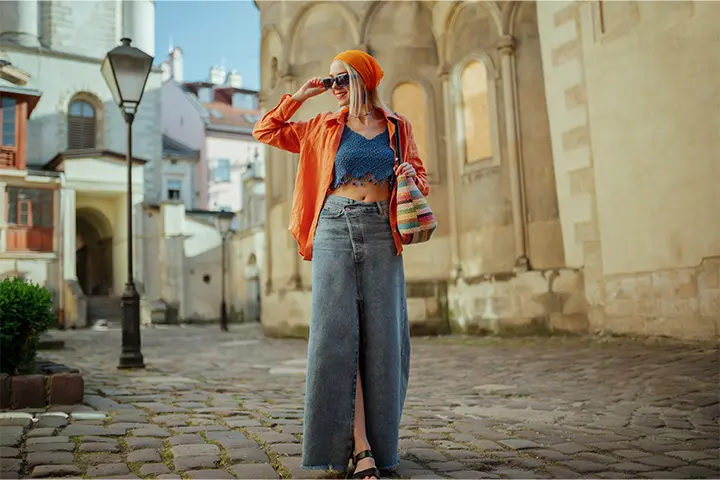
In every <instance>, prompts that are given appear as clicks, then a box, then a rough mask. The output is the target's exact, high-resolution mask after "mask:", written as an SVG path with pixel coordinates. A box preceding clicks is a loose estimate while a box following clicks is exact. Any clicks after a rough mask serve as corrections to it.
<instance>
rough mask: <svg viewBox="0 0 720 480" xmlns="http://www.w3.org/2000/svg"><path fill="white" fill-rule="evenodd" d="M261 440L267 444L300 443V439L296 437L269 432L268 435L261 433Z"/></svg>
mask: <svg viewBox="0 0 720 480" xmlns="http://www.w3.org/2000/svg"><path fill="white" fill-rule="evenodd" d="M258 437H259V438H260V440H262V441H263V442H265V443H271V444H272V443H296V442H298V439H297V438H295V436H294V435H289V434H287V433H278V432H268V433H261V434H259V435H258Z"/></svg>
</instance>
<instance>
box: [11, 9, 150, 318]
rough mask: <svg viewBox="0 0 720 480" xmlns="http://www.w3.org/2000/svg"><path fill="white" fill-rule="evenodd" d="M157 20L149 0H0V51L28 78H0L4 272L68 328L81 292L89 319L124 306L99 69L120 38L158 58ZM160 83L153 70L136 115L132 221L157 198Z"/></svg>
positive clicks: (112, 110) (120, 226) (123, 230)
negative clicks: (45, 296)
mask: <svg viewBox="0 0 720 480" xmlns="http://www.w3.org/2000/svg"><path fill="white" fill-rule="evenodd" d="M154 23H155V3H154V1H153V0H132V1H131V0H117V1H89V2H76V1H63V0H55V1H51V2H47V1H43V2H41V1H38V0H23V1H3V2H0V56H2V57H4V58H5V59H6V60H7V61H9V62H11V63H12V65H14V66H15V67H17V68H19V69H20V70H23V71H25V72H26V73H27V74H28V76H29V80H28V82H27V85H25V86H24V87H22V88H23V89H24V90H23V91H20V92H18V91H17V90H16V91H15V92H13V91H12V89H13V88H15V89H17V88H18V87H16V86H15V87H14V86H11V85H9V84H8V82H7V81H6V80H0V96H1V97H2V112H1V113H0V114H2V116H3V118H6V119H7V118H13V120H12V122H10V121H6V122H4V123H3V124H2V129H3V131H2V133H3V142H2V143H3V145H2V149H3V151H8V152H9V151H12V152H14V153H13V154H12V155H14V157H12V158H13V159H12V160H8V161H5V162H3V163H2V164H0V207H1V209H0V210H1V211H2V213H3V215H0V275H10V274H20V275H23V276H25V277H27V278H29V279H32V280H34V281H36V282H38V283H40V284H42V285H44V286H46V287H48V288H49V289H50V290H51V291H52V292H53V293H54V294H55V298H56V301H57V305H58V310H59V311H60V316H61V317H64V318H65V319H66V321H67V323H69V324H75V323H79V324H83V323H84V321H85V314H84V311H85V307H84V304H85V300H86V297H89V298H88V300H89V301H88V307H89V308H88V310H89V311H88V316H89V317H91V318H92V317H94V316H95V317H96V316H97V315H102V316H106V313H107V314H112V315H117V316H119V313H120V309H119V296H120V294H121V293H122V291H123V289H124V284H125V282H126V279H127V277H126V275H127V273H126V272H127V269H126V265H127V242H128V236H127V217H128V212H127V207H126V200H127V193H126V192H127V183H126V166H125V163H124V159H125V146H126V138H125V124H124V120H123V117H122V116H121V113H120V110H119V108H118V107H117V105H115V103H114V102H113V99H112V96H111V94H110V91H109V90H108V88H107V86H106V84H105V80H104V79H103V77H102V75H101V73H100V65H101V62H102V59H103V58H104V56H105V54H106V53H107V52H108V51H109V50H111V49H112V48H114V47H116V46H117V45H118V44H119V40H120V38H121V37H129V38H131V39H132V45H133V46H135V47H138V48H140V49H141V50H144V51H145V52H147V53H148V54H150V55H154V53H155V52H154V51H155V47H154V37H155V25H154ZM160 86H161V75H160V72H159V71H154V72H152V73H151V74H150V77H149V79H148V82H147V87H146V91H145V94H144V96H143V101H142V104H141V106H140V109H139V111H138V113H137V115H136V119H135V124H134V129H133V130H134V137H133V140H134V143H133V157H134V158H135V167H134V169H133V196H132V203H133V204H134V205H136V206H137V207H136V208H135V211H133V212H132V213H133V217H136V216H137V211H139V205H140V204H141V203H142V202H143V201H144V200H150V201H157V200H160V198H161V194H162V190H161V188H160V183H159V182H158V181H157V179H159V178H160V172H158V166H159V164H160V161H161V155H162V141H161V132H160V121H159V120H160ZM18 95H21V96H18ZM22 95H24V97H22ZM13 99H15V100H13ZM13 101H15V102H16V103H13ZM33 102H35V105H34V108H33V109H32V116H30V117H29V119H28V118H27V116H28V115H29V112H30V110H31V109H29V108H28V106H30V105H32V104H33ZM16 105H17V108H16ZM23 105H24V106H23ZM26 140H30V141H27V142H26ZM7 158H8V159H9V158H11V157H10V156H7ZM4 193H7V194H8V195H7V197H6V195H4ZM5 198H8V201H7V202H6V201H5ZM10 212H12V213H13V214H14V215H8V214H9V213H10ZM6 219H7V220H6ZM134 221H135V222H136V223H135V224H136V225H138V226H139V222H137V218H134ZM135 232H136V235H139V234H140V233H139V232H138V229H137V228H135ZM39 239H43V240H39ZM136 245H138V246H137V247H136V249H135V271H136V272H137V279H138V280H139V281H140V282H142V279H143V264H142V262H138V261H137V259H139V258H142V252H141V251H138V250H141V243H140V242H136ZM104 306H107V307H108V308H109V309H110V310H108V311H107V312H103V311H101V310H102V309H103V307H104Z"/></svg>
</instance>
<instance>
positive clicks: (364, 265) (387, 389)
mask: <svg viewBox="0 0 720 480" xmlns="http://www.w3.org/2000/svg"><path fill="white" fill-rule="evenodd" d="M313 245H314V246H313V260H312V310H311V320H310V338H309V343H308V367H307V380H306V392H305V421H304V427H303V448H302V456H303V461H302V466H303V468H306V469H314V470H335V471H345V470H346V469H347V468H348V461H349V459H350V457H351V455H352V453H353V451H352V450H353V419H354V417H355V394H356V374H357V369H358V366H360V367H361V378H362V382H363V393H364V404H365V425H366V430H367V436H368V441H369V443H370V446H371V449H372V451H373V454H374V456H375V460H376V463H377V466H378V468H380V469H392V468H395V467H396V466H397V464H398V463H399V461H400V458H399V456H398V451H397V448H398V434H399V429H400V418H401V416H402V409H403V404H404V402H405V395H406V392H407V383H408V374H409V369H410V364H409V361H410V338H409V331H408V319H407V305H406V297H405V277H404V271H403V261H402V257H401V256H399V255H396V250H395V245H394V242H393V237H392V231H391V227H390V222H389V219H388V202H377V203H362V202H357V201H354V200H350V199H346V198H342V197H335V196H329V197H328V198H327V199H326V201H325V205H324V206H323V209H322V211H321V213H320V220H319V222H318V226H317V230H316V233H315V239H314V242H313Z"/></svg>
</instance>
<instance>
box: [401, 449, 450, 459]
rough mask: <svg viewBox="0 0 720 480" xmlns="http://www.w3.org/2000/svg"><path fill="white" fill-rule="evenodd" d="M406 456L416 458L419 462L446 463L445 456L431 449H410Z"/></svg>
mask: <svg viewBox="0 0 720 480" xmlns="http://www.w3.org/2000/svg"><path fill="white" fill-rule="evenodd" d="M408 454H410V455H412V456H413V457H415V458H417V459H418V460H420V461H421V462H444V461H447V458H446V457H445V455H443V454H442V453H440V452H437V451H435V450H433V449H431V448H411V449H410V450H408Z"/></svg>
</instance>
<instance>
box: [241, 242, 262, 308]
mask: <svg viewBox="0 0 720 480" xmlns="http://www.w3.org/2000/svg"><path fill="white" fill-rule="evenodd" d="M243 316H244V317H245V322H259V321H260V271H259V270H258V266H257V257H256V256H255V254H254V253H253V254H250V257H249V258H248V261H247V265H246V266H245V312H244V315H243Z"/></svg>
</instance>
